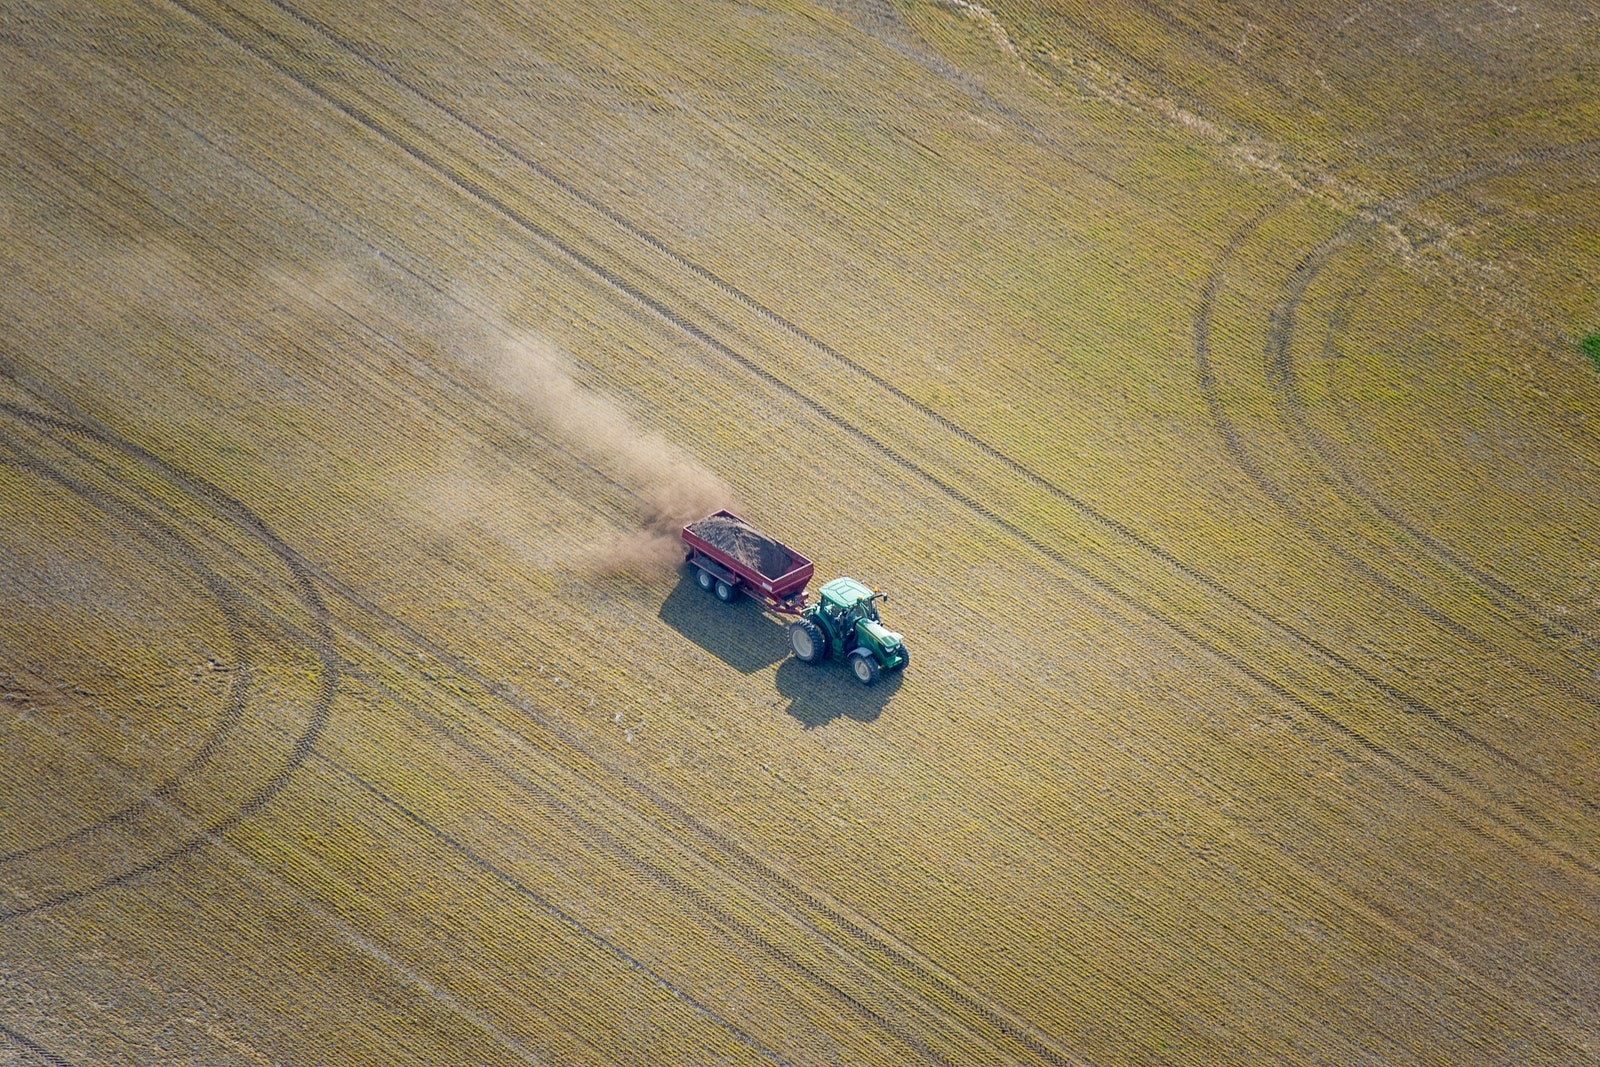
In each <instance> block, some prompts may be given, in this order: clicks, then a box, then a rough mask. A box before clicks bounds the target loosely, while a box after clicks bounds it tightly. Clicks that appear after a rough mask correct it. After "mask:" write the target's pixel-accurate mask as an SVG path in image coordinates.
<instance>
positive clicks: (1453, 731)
mask: <svg viewBox="0 0 1600 1067" xmlns="http://www.w3.org/2000/svg"><path fill="white" fill-rule="evenodd" d="M1285 202H1286V200H1280V201H1278V202H1277V203H1276V204H1273V205H1269V206H1268V207H1267V208H1264V209H1263V210H1262V211H1261V212H1259V213H1258V214H1257V215H1256V216H1255V217H1254V218H1252V219H1251V220H1250V221H1248V222H1247V223H1246V224H1245V225H1244V226H1243V227H1241V228H1240V229H1239V231H1238V232H1237V233H1236V234H1235V235H1234V238H1233V240H1232V241H1231V242H1230V243H1229V245H1228V246H1227V248H1226V249H1225V250H1224V252H1223V254H1222V256H1221V257H1219V260H1218V264H1217V267H1216V269H1215V270H1214V271H1213V272H1212V274H1211V276H1210V278H1209V279H1208V280H1207V283H1206V286H1205V287H1204V289H1203V290H1202V293H1201V300H1200V307H1199V310H1198V311H1197V313H1196V315H1195V323H1194V352H1195V364H1196V371H1197V379H1198V383H1199V388H1200V392H1201V395H1202V397H1203V398H1204V400H1205V403H1206V409H1207V411H1208V412H1209V413H1210V416H1211V421H1212V426H1213V428H1214V429H1215V431H1216V433H1217V436H1218V437H1219V438H1220V439H1221V441H1222V444H1223V448H1224V450H1225V451H1226V453H1227V454H1228V456H1229V458H1230V459H1232V460H1233V462H1234V465H1235V466H1237V467H1238V468H1239V469H1240V470H1242V471H1244V472H1245V474H1246V475H1248V476H1249V478H1250V480H1251V481H1252V482H1253V483H1254V484H1255V485H1256V487H1257V488H1259V489H1260V490H1261V491H1262V492H1263V493H1264V494H1265V495H1266V496H1267V497H1268V498H1269V499H1270V500H1272V502H1273V503H1274V504H1276V505H1277V506H1278V507H1279V508H1280V509H1281V510H1282V511H1283V512H1284V513H1285V514H1286V515H1287V516H1289V517H1290V518H1291V519H1292V520H1293V521H1294V523H1295V525H1296V526H1297V527H1298V528H1299V529H1300V530H1301V531H1302V532H1303V533H1304V534H1305V535H1306V536H1307V537H1308V538H1310V539H1311V540H1312V541H1314V542H1315V543H1316V544H1318V545H1319V546H1321V547H1323V548H1324V549H1326V550H1327V551H1329V552H1330V553H1332V554H1334V555H1335V556H1336V557H1337V558H1338V559H1339V560H1340V561H1341V562H1343V563H1345V565H1346V566H1347V567H1348V568H1349V569H1350V571H1351V572H1352V573H1354V574H1357V575H1359V576H1360V577H1361V578H1363V579H1365V580H1366V581H1368V582H1370V583H1371V584H1373V585H1374V586H1376V587H1377V588H1379V589H1381V590H1383V591H1384V592H1385V593H1387V594H1389V595H1391V596H1394V597H1395V598H1396V599H1398V600H1400V601H1402V602H1403V603H1405V604H1406V605H1407V606H1409V607H1411V608H1412V609H1413V610H1415V611H1417V612H1419V613H1421V614H1422V615H1424V616H1426V617H1427V618H1428V619H1429V620H1430V621H1432V622H1433V623H1435V624H1436V625H1438V626H1439V627H1440V628H1441V629H1443V630H1445V631H1447V632H1449V633H1451V634H1453V635H1455V636H1456V637H1458V638H1461V639H1462V640H1464V641H1467V642H1468V643H1470V644H1472V645H1474V646H1476V647H1478V648H1480V649H1484V650H1492V651H1497V652H1501V653H1502V654H1503V655H1504V656H1505V658H1506V659H1507V661H1508V662H1509V663H1510V664H1511V665H1513V666H1515V667H1516V669H1517V670H1519V671H1520V672H1521V673H1523V674H1525V675H1527V676H1528V677H1529V678H1532V679H1534V680H1537V681H1540V682H1543V683H1545V684H1546V685H1549V686H1550V687H1552V688H1554V689H1557V690H1559V691H1561V692H1563V693H1565V694H1566V695H1568V696H1571V697H1573V698H1574V699H1577V700H1580V701H1582V702H1583V703H1586V704H1589V705H1591V706H1593V707H1596V708H1600V697H1597V696H1596V695H1594V694H1592V693H1589V692H1587V691H1585V690H1583V689H1581V688H1579V687H1578V686H1576V685H1574V684H1573V683H1572V682H1570V681H1568V680H1566V679H1564V678H1561V677H1559V676H1557V675H1554V674H1552V673H1550V672H1548V671H1546V670H1544V669H1542V668H1539V667H1537V666H1534V665H1532V664H1529V663H1526V662H1525V661H1523V660H1521V659H1520V658H1518V657H1516V656H1513V655H1511V654H1509V653H1504V651H1503V650H1500V649H1498V648H1497V647H1496V646H1495V645H1493V644H1492V643H1490V642H1489V641H1488V640H1487V639H1486V638H1484V637H1482V636H1480V635H1478V634H1477V633H1476V632H1474V631H1473V630H1471V629H1470V628H1469V627H1467V626H1465V625H1464V624H1462V623H1460V622H1458V621H1457V620H1455V619H1454V618H1452V617H1450V616H1449V615H1448V614H1447V613H1446V612H1444V611H1442V610H1440V609H1438V608H1436V607H1434V606H1433V605H1432V604H1430V603H1429V602H1427V601H1426V600H1424V599H1423V598H1421V597H1419V596H1418V595H1416V594H1415V593H1413V592H1411V591H1410V590H1408V589H1405V588H1403V587H1401V586H1399V585H1397V584H1395V583H1394V582H1393V581H1392V580H1391V579H1389V578H1388V577H1387V576H1386V575H1384V574H1383V573H1382V572H1381V571H1378V570H1377V569H1376V568H1374V567H1373V566H1372V565H1371V564H1369V563H1367V562H1366V561H1365V560H1364V559H1362V558H1360V557H1359V556H1356V555H1354V554H1352V553H1350V552H1349V551H1347V550H1345V549H1343V548H1341V547H1339V546H1338V545H1337V544H1336V543H1334V541H1333V540H1332V539H1331V538H1329V537H1328V536H1326V535H1325V534H1323V533H1322V532H1321V531H1320V530H1319V529H1317V528H1316V527H1315V526H1314V525H1313V524H1312V523H1311V521H1310V520H1309V519H1308V518H1307V516H1306V515H1305V512H1304V510H1303V509H1302V508H1301V507H1300V506H1299V505H1298V504H1296V503H1295V501H1294V500H1293V498H1292V497H1291V496H1290V495H1289V493H1288V492H1287V491H1286V490H1284V489H1283V487H1282V486H1280V485H1279V484H1277V483H1276V482H1274V481H1272V479H1271V478H1269V477H1268V476H1267V474H1266V472H1265V471H1264V470H1263V469H1262V468H1261V466H1260V464H1258V463H1257V462H1256V461H1255V459H1254V458H1253V457H1252V456H1251V454H1250V452H1249V450H1248V448H1246V446H1245V444H1244V439H1243V437H1242V435H1241V434H1240V432H1239V429H1238V427H1237V426H1235V425H1234V423H1233V421H1232V420H1231V419H1230V418H1229V417H1228V415H1227V412H1226V410H1225V409H1224V406H1223V403H1222V399H1221V395H1220V393H1219V391H1218V387H1217V381H1216V376H1215V372H1214V370H1213V368H1212V364H1211V346H1210V333H1211V319H1212V315H1213V313H1214V311H1215V306H1216V296H1217V291H1218V289H1219V288H1220V287H1221V285H1222V276H1223V274H1224V273H1225V271H1226V269H1227V264H1228V262H1229V261H1230V260H1231V259H1232V257H1233V256H1234V255H1235V254H1236V253H1237V251H1238V249H1239V248H1240V247H1241V246H1242V244H1243V243H1244V242H1245V241H1246V240H1248V239H1249V237H1250V236H1251V235H1252V234H1253V232H1254V231H1255V230H1256V229H1257V228H1258V227H1259V226H1260V225H1261V224H1262V223H1263V222H1265V221H1266V219H1267V218H1268V217H1269V216H1270V215H1271V214H1272V213H1274V212H1276V211H1277V210H1278V209H1279V208H1280V207H1281V206H1282V205H1283V204H1284V203H1285ZM1307 284H1309V282H1308V283H1307ZM1274 320H1275V321H1282V319H1281V318H1280V316H1278V315H1277V314H1276V313H1275V314H1274ZM1290 321H1291V322H1292V319H1291V320H1290ZM1284 345H1285V346H1287V339H1286V338H1285V340H1284ZM1284 351H1287V349H1286V347H1285V349H1284ZM1394 692H1395V693H1401V692H1402V691H1401V690H1399V689H1398V688H1396V689H1395V690H1394ZM1413 707H1414V710H1415V711H1416V712H1417V713H1419V714H1421V715H1423V716H1424V717H1425V718H1427V719H1428V721H1429V722H1431V723H1433V725H1435V726H1437V727H1439V728H1440V729H1441V730H1443V731H1445V732H1446V733H1448V734H1449V735H1451V736H1452V737H1454V738H1455V739H1456V740H1458V741H1461V742H1463V743H1466V744H1470V745H1474V746H1476V747H1479V748H1481V749H1483V750H1484V751H1486V752H1488V753H1489V754H1490V755H1492V756H1493V757H1494V758H1495V759H1496V760H1497V761H1498V762H1499V763H1500V764H1501V765H1502V766H1505V767H1507V768H1509V769H1512V770H1515V771H1517V772H1518V773H1520V774H1523V775H1525V776H1526V777H1528V778H1529V779H1531V780H1533V781H1536V782H1538V783H1540V784H1541V785H1542V786H1544V787H1545V788H1547V789H1549V790H1551V791H1552V792H1554V793H1556V794H1558V795H1560V796H1562V797H1563V798H1564V799H1566V801H1567V802H1568V803H1570V804H1572V805H1574V806H1576V807H1578V808H1581V809H1582V810H1584V811H1586V812H1588V813H1590V814H1600V803H1597V802H1596V801H1594V800H1592V799H1590V798H1588V797H1585V796H1583V795H1582V794H1580V793H1577V792H1575V791H1573V790H1571V789H1569V788H1567V787H1566V786H1563V785H1562V784H1561V783H1559V782H1557V781H1555V780H1554V779H1552V778H1550V777H1548V776H1547V775H1545V774H1544V773H1543V772H1541V771H1539V770H1538V769H1537V768H1535V767H1533V766H1532V765H1530V764H1528V763H1527V762H1526V761H1524V760H1521V759H1518V758H1517V757H1516V756H1514V755H1513V754H1512V753H1510V752H1509V751H1507V750H1505V749H1503V748H1501V747H1500V746H1498V745H1496V744H1494V743H1493V742H1491V741H1488V740H1486V739H1481V738H1479V737H1477V736H1476V735H1475V734H1473V733H1472V732H1471V731H1469V730H1467V729H1465V728H1464V727H1462V726H1461V725H1460V724H1458V723H1456V722H1454V721H1453V720H1452V719H1450V718H1449V717H1448V716H1446V715H1444V714H1443V713H1442V712H1440V711H1439V710H1438V709H1436V708H1433V707H1430V706H1428V705H1426V704H1423V703H1421V702H1420V701H1418V702H1416V703H1415V704H1414V706H1413ZM1523 814H1524V815H1525V816H1528V815H1531V814H1533V813H1531V812H1523Z"/></svg>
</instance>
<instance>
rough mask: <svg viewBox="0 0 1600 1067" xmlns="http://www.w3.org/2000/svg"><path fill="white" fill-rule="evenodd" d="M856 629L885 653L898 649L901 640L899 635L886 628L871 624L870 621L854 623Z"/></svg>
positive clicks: (879, 624)
mask: <svg viewBox="0 0 1600 1067" xmlns="http://www.w3.org/2000/svg"><path fill="white" fill-rule="evenodd" d="M856 627H857V628H858V629H860V630H865V631H866V632H867V633H868V634H870V635H871V636H872V639H873V640H874V641H876V642H877V643H878V647H879V648H881V649H884V650H886V651H887V650H891V649H896V648H899V647H900V642H901V641H902V640H903V638H902V637H901V636H900V635H899V634H897V633H895V632H894V631H893V630H891V629H889V628H888V627H887V626H884V625H883V624H882V623H877V622H873V621H872V620H871V619H867V620H865V621H863V622H858V623H856Z"/></svg>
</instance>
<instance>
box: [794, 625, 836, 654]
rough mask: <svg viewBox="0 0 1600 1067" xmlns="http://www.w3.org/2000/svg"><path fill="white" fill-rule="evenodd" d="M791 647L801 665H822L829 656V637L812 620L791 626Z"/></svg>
mask: <svg viewBox="0 0 1600 1067" xmlns="http://www.w3.org/2000/svg"><path fill="white" fill-rule="evenodd" d="M789 647H790V648H792V649H794V658H795V659H797V660H799V661H800V662H801V663H821V662H822V661H823V660H824V659H826V658H827V655H828V635H827V634H825V633H823V632H822V627H820V626H818V625H817V624H816V623H814V622H812V621H811V620H810V619H800V620H798V621H796V622H791V623H790V624H789Z"/></svg>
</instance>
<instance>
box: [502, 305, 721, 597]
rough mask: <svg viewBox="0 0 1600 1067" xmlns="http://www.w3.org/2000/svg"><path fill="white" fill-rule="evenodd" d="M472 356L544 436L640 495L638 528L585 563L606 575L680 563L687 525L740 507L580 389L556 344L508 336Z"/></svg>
mask: <svg viewBox="0 0 1600 1067" xmlns="http://www.w3.org/2000/svg"><path fill="white" fill-rule="evenodd" d="M471 357H472V358H471V362H472V363H473V364H474V369H475V370H476V371H477V373H478V374H480V375H481V376H483V377H484V378H485V379H486V380H487V381H488V382H489V384H490V385H492V386H493V387H494V388H495V389H497V390H498V391H500V392H501V393H504V394H506V395H508V396H511V397H514V398H515V399H516V401H517V402H518V404H519V405H520V406H521V408H522V409H523V411H524V412H525V414H526V415H527V416H528V418H529V419H530V421H531V422H532V423H533V424H534V425H535V426H537V427H538V429H540V430H541V431H542V432H543V433H545V434H547V435H548V436H550V437H552V438H554V439H555V440H556V441H557V442H559V443H560V444H562V445H563V446H565V447H568V448H571V449H572V450H573V452H574V453H576V454H577V455H579V456H580V457H581V458H583V459H585V460H586V461H588V462H590V463H592V464H593V465H594V466H595V467H597V468H598V469H600V470H602V471H605V472H606V473H607V474H609V475H610V476H612V477H614V478H615V479H616V480H617V481H618V482H620V483H621V484H622V485H623V486H624V487H626V488H627V489H628V490H629V491H630V492H632V493H633V494H634V496H635V500H636V510H637V521H638V527H637V528H636V529H634V530H632V531H629V532H628V533H626V534H623V535H621V536H619V537H617V538H615V539H613V540H611V541H609V542H605V543H601V544H596V545H593V546H590V547H589V548H588V549H587V550H586V551H585V552H584V554H583V555H584V558H583V559H582V560H580V562H581V563H582V564H584V565H586V566H588V567H591V568H593V569H595V570H596V571H598V572H601V573H610V574H632V575H635V576H639V577H649V576H650V575H653V574H659V573H660V572H661V571H662V569H663V568H665V567H668V566H670V565H672V564H673V563H674V561H676V560H677V559H678V558H679V557H680V556H681V554H682V552H683V542H682V540H681V539H680V537H679V531H680V529H681V528H682V527H683V525H684V524H685V523H687V522H691V521H693V520H694V519H698V518H700V517H702V516H704V515H706V514H708V513H710V512H713V511H715V510H717V509H718V508H723V507H732V506H733V505H734V504H735V500H734V496H733V491H732V490H731V489H730V488H729V486H728V484H727V483H726V482H725V481H723V479H722V478H721V477H719V476H718V475H717V474H715V473H714V472H713V471H711V470H710V469H709V468H708V467H706V466H705V465H704V464H703V463H701V462H700V461H698V460H696V459H695V458H694V457H692V456H690V455H689V454H688V453H686V452H684V451H683V450H682V449H681V448H679V447H678V446H676V445H674V444H673V443H672V442H670V441H668V440H666V439H665V438H664V437H662V436H660V435H659V434H656V433H651V432H649V431H646V430H642V429H640V428H639V427H638V426H637V425H636V424H635V423H634V422H633V420H632V419H631V418H630V417H629V415H628V413H627V412H626V411H624V410H623V409H622V407H621V406H620V405H618V404H617V402H616V401H614V400H612V399H611V398H610V397H607V396H605V395H603V394H601V393H598V392H596V391H594V390H592V389H589V388H587V387H586V386H584V385H583V384H581V383H580V382H579V381H578V380H577V377H576V369H577V368H576V367H575V365H574V364H573V362H572V360H571V359H570V358H569V357H568V356H566V355H565V354H564V353H563V352H562V351H561V350H560V349H559V348H557V347H556V346H555V345H553V344H551V343H550V342H549V341H546V340H544V339H542V338H539V337H536V336H533V335H530V334H527V333H524V332H516V331H508V332H506V333H505V334H504V335H502V337H501V338H500V339H499V340H498V342H497V343H491V344H490V345H489V346H488V347H487V349H486V350H482V351H479V352H477V353H472V354H471Z"/></svg>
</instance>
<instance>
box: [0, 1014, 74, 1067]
mask: <svg viewBox="0 0 1600 1067" xmlns="http://www.w3.org/2000/svg"><path fill="white" fill-rule="evenodd" d="M0 1037H4V1038H5V1039H6V1040H7V1041H10V1042H12V1043H14V1044H16V1045H17V1046H19V1047H21V1048H22V1049H23V1050H24V1051H26V1052H31V1053H33V1054H34V1055H35V1056H37V1057H39V1059H41V1060H43V1061H44V1062H45V1063H46V1064H48V1065H49V1067H74V1065H73V1063H72V1061H71V1060H64V1059H62V1058H61V1057H60V1056H57V1055H56V1054H55V1053H54V1052H51V1051H50V1050H49V1049H47V1048H45V1047H44V1046H43V1045H41V1044H39V1042H37V1041H35V1040H33V1038H31V1037H29V1036H28V1035H27V1034H24V1033H22V1032H21V1031H20V1030H13V1029H12V1028H11V1027H9V1026H7V1025H6V1024H5V1023H0Z"/></svg>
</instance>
